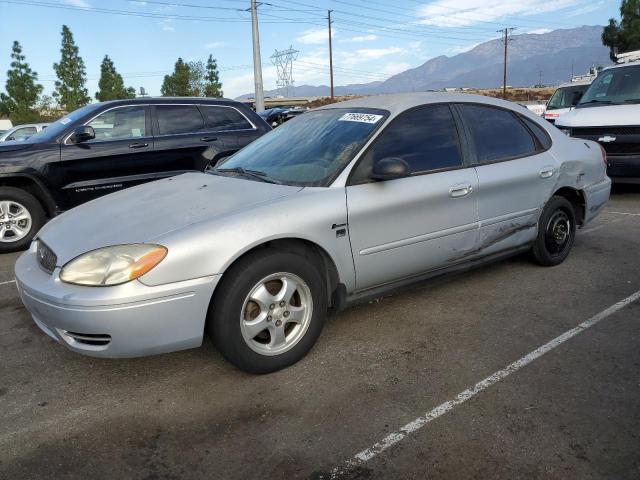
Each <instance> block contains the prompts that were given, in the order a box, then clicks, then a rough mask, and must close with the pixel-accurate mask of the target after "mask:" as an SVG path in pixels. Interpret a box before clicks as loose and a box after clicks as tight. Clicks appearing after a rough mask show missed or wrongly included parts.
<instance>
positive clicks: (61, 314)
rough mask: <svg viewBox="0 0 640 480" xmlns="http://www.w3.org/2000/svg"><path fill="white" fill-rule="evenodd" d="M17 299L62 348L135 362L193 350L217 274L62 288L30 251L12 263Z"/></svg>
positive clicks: (200, 332) (31, 250)
mask: <svg viewBox="0 0 640 480" xmlns="http://www.w3.org/2000/svg"><path fill="white" fill-rule="evenodd" d="M15 270H16V284H17V286H18V291H19V292H20V297H21V299H22V302H23V303H24V305H25V307H26V308H27V310H28V311H29V312H30V313H31V316H32V317H33V320H34V321H35V323H36V324H37V325H38V327H40V329H42V330H43V331H44V332H45V333H46V334H47V335H49V336H50V337H51V338H53V339H54V340H56V341H57V342H59V343H61V344H63V345H64V346H66V347H67V348H69V349H71V350H73V351H75V352H78V353H82V354H85V355H91V356H96V357H109V358H116V357H137V356H143V355H153V354H158V353H165V352H171V351H176V350H183V349H186V348H193V347H198V346H200V345H201V344H202V338H203V334H204V324H205V319H206V315H207V310H208V308H209V303H210V301H211V297H212V295H213V291H214V289H215V287H216V285H217V283H218V280H219V279H220V276H219V275H213V276H209V277H203V278H197V279H193V280H187V281H182V282H176V283H171V284H166V285H159V286H153V287H152V286H147V285H144V284H142V283H141V282H139V281H137V280H135V281H132V282H129V283H125V284H123V285H117V286H113V287H81V286H77V285H69V284H66V283H63V282H62V281H60V279H59V273H60V269H59V268H56V270H55V271H54V272H53V274H49V273H47V272H45V271H44V270H42V269H41V268H40V266H39V265H38V263H37V259H36V253H35V248H33V247H32V248H31V249H29V251H27V252H25V253H24V254H22V256H20V258H19V259H18V261H17V262H16V268H15Z"/></svg>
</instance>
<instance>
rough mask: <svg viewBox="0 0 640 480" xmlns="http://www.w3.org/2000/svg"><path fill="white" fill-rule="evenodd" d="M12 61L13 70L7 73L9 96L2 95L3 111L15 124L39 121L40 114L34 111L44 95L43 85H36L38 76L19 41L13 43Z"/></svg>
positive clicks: (0, 96)
mask: <svg viewBox="0 0 640 480" xmlns="http://www.w3.org/2000/svg"><path fill="white" fill-rule="evenodd" d="M11 59H12V62H11V70H9V71H8V72H7V83H6V85H5V89H6V90H7V94H6V95H5V94H4V93H1V94H0V101H1V102H2V110H3V111H4V112H5V113H6V114H8V115H9V117H10V118H11V121H12V122H13V123H25V122H32V121H35V120H38V118H39V117H38V112H36V111H35V110H34V109H35V107H36V103H37V102H38V97H39V96H40V94H41V93H42V85H40V84H38V83H36V82H37V80H38V74H37V73H36V72H34V71H33V70H31V68H30V67H29V64H28V63H27V62H25V56H24V55H23V54H22V47H21V46H20V43H18V42H17V41H15V42H13V49H12V52H11Z"/></svg>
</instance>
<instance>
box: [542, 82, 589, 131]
mask: <svg viewBox="0 0 640 480" xmlns="http://www.w3.org/2000/svg"><path fill="white" fill-rule="evenodd" d="M589 85H591V80H583V81H579V82H571V83H565V84H563V85H560V86H559V87H558V88H557V89H556V91H555V92H553V95H552V96H551V98H550V99H549V101H548V102H547V106H546V108H545V111H544V114H543V115H544V118H545V119H546V120H548V121H549V122H551V123H555V121H556V120H557V119H558V117H559V116H560V115H562V114H565V113H567V112H570V111H571V110H573V108H575V106H576V105H577V104H578V102H579V101H580V99H581V98H582V95H583V94H584V92H585V91H586V90H587V88H589Z"/></svg>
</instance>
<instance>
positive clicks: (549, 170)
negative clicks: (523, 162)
mask: <svg viewBox="0 0 640 480" xmlns="http://www.w3.org/2000/svg"><path fill="white" fill-rule="evenodd" d="M554 173H555V169H554V168H553V167H545V168H543V169H542V170H540V178H551V177H553V174H554Z"/></svg>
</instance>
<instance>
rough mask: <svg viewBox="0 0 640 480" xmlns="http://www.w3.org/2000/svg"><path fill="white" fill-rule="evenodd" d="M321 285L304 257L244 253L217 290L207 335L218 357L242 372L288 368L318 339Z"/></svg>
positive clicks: (323, 298)
mask: <svg viewBox="0 0 640 480" xmlns="http://www.w3.org/2000/svg"><path fill="white" fill-rule="evenodd" d="M324 284H325V282H324V281H323V279H322V276H321V274H320V272H319V270H318V268H317V267H316V266H315V265H314V264H313V262H311V261H310V260H309V259H307V258H306V257H304V256H301V255H297V254H294V253H289V252H284V251H280V250H275V249H263V250H258V251H255V252H253V253H249V254H248V255H246V256H245V257H243V258H241V259H240V260H238V262H236V264H234V265H233V266H232V267H231V268H230V269H229V270H228V271H227V272H226V273H225V274H224V277H223V278H222V280H221V283H220V285H219V286H218V288H217V289H216V293H215V295H214V298H213V300H212V305H211V307H210V309H209V313H208V315H207V327H206V328H207V333H208V334H209V335H210V336H211V337H212V339H213V342H214V344H215V345H216V347H217V348H218V350H219V351H220V352H221V353H222V355H223V356H224V357H225V358H226V359H227V360H228V361H229V362H231V363H232V364H234V365H235V366H237V367H238V368H240V369H242V370H244V371H246V372H250V373H269V372H274V371H276V370H280V369H282V368H285V367H288V366H289V365H292V364H294V363H296V362H297V361H298V360H300V359H301V358H302V357H304V356H305V355H306V354H307V353H308V352H309V350H311V348H312V347H313V345H314V344H315V343H316V341H317V339H318V337H319V336H320V332H321V331H322V327H323V324H324V321H325V318H326V315H327V293H326V287H325V286H324Z"/></svg>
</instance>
